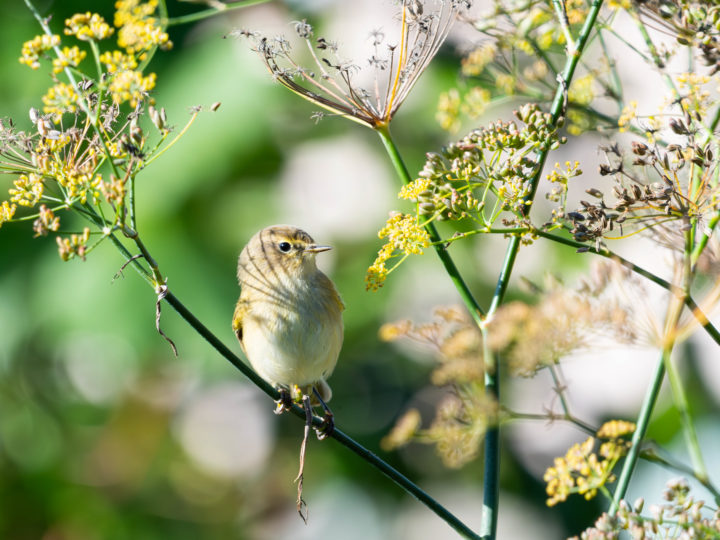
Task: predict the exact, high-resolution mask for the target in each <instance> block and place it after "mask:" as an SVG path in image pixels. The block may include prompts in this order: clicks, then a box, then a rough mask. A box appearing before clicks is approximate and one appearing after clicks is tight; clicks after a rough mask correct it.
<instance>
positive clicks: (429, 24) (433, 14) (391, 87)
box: [238, 0, 470, 128]
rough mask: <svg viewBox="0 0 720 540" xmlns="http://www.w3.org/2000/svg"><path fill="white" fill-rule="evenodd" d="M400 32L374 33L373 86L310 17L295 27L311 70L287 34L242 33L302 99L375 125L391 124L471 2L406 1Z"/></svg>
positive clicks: (369, 62) (403, 1)
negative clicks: (394, 35)
mask: <svg viewBox="0 0 720 540" xmlns="http://www.w3.org/2000/svg"><path fill="white" fill-rule="evenodd" d="M400 4H401V14H400V35H399V37H398V39H397V41H395V42H389V41H387V40H386V36H385V33H384V32H383V31H382V30H373V31H372V32H371V33H370V39H371V40H372V48H373V54H372V55H371V56H370V58H368V59H367V63H366V65H365V68H369V69H371V70H373V72H374V82H373V83H372V89H371V90H368V89H366V88H363V87H361V86H358V85H357V84H356V79H357V78H358V75H359V73H360V72H361V71H362V70H363V69H364V67H363V66H361V65H358V64H355V63H353V62H350V61H347V60H343V59H342V58H341V57H340V56H339V53H338V45H337V43H336V42H333V41H330V40H328V39H326V38H324V37H316V36H315V32H314V29H313V27H312V26H311V25H310V24H308V23H307V22H306V21H304V20H303V21H298V22H296V23H295V31H296V32H297V34H298V36H299V37H300V39H302V40H303V41H304V42H305V44H306V45H307V47H308V49H309V51H310V55H311V57H312V59H313V61H314V63H315V67H314V68H312V69H308V68H306V67H304V66H302V65H301V64H299V63H298V62H297V61H296V60H295V59H294V58H293V56H292V54H291V53H292V47H291V45H290V43H289V42H288V41H287V40H286V39H285V38H284V37H282V36H279V37H275V38H272V39H269V38H267V37H263V36H261V35H259V34H257V33H254V32H249V31H246V30H243V31H240V32H238V33H239V34H241V35H244V36H246V37H248V38H250V39H252V40H253V41H255V42H256V46H255V49H254V50H255V51H256V52H258V53H259V54H260V55H261V57H262V58H263V61H264V62H265V65H267V67H268V69H269V70H270V72H271V73H272V74H273V77H274V78H275V79H276V80H277V81H279V82H280V83H281V84H282V85H283V86H285V87H287V88H289V89H290V90H292V91H293V92H295V93H296V94H298V95H300V96H301V97H303V98H305V99H307V100H309V101H312V102H313V103H316V104H317V105H319V106H320V107H322V108H324V109H325V110H327V111H330V112H331V113H333V114H337V115H340V116H345V117H347V118H350V119H351V120H355V121H356V122H359V123H361V124H364V125H366V126H369V127H371V128H378V127H383V126H386V125H387V124H389V123H390V120H391V119H392V117H393V116H394V114H395V112H396V111H397V110H398V109H399V108H400V105H402V103H403V101H404V100H405V98H407V96H408V94H409V93H410V90H411V89H412V87H413V85H414V84H415V82H416V81H417V80H418V78H419V77H420V75H421V74H422V73H423V71H424V70H425V68H426V67H427V66H428V64H429V63H430V61H431V60H432V59H433V57H434V56H435V54H436V53H437V52H438V50H439V49H440V46H441V45H442V43H443V41H445V37H446V36H447V34H448V32H449V30H450V27H451V25H452V23H453V21H454V20H455V17H456V15H457V13H458V12H459V11H460V10H461V9H467V8H468V7H469V6H470V1H469V0H401V2H400Z"/></svg>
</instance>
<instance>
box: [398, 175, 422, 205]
mask: <svg viewBox="0 0 720 540" xmlns="http://www.w3.org/2000/svg"><path fill="white" fill-rule="evenodd" d="M429 187H430V179H429V178H418V179H417V180H414V181H412V182H410V183H409V184H406V185H404V186H403V187H402V189H401V190H400V193H399V194H398V197H400V198H401V199H405V200H406V201H417V200H418V198H419V197H420V194H421V193H422V192H423V191H425V190H426V189H428V188H429Z"/></svg>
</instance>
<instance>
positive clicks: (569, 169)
mask: <svg viewBox="0 0 720 540" xmlns="http://www.w3.org/2000/svg"><path fill="white" fill-rule="evenodd" d="M581 174H582V169H581V168H580V162H579V161H575V162H574V163H571V162H570V161H566V162H565V170H563V169H562V168H560V163H556V164H555V168H554V169H553V170H552V172H551V173H550V174H548V175H547V179H548V181H550V182H553V183H560V184H567V182H568V180H570V179H571V178H574V177H575V176H580V175H581Z"/></svg>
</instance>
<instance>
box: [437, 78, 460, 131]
mask: <svg viewBox="0 0 720 540" xmlns="http://www.w3.org/2000/svg"><path fill="white" fill-rule="evenodd" d="M461 103H462V101H461V100H460V92H458V91H457V89H456V88H451V89H450V90H448V91H447V92H443V93H442V94H440V98H439V99H438V106H437V112H436V113H435V120H437V122H438V124H440V127H441V128H443V129H444V130H445V131H450V132H452V133H454V132H456V131H457V130H458V129H460V105H461Z"/></svg>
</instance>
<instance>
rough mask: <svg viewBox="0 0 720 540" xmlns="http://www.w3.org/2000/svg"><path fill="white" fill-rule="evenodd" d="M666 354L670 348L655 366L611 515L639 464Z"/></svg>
mask: <svg viewBox="0 0 720 540" xmlns="http://www.w3.org/2000/svg"><path fill="white" fill-rule="evenodd" d="M666 354H667V355H668V356H669V354H670V350H663V352H662V356H661V358H660V361H659V362H658V363H657V366H656V367H655V372H654V373H653V378H652V381H651V382H650V386H648V389H647V391H646V392H645V398H644V399H643V404H642V407H641V408H640V413H639V414H638V419H637V422H636V423H635V432H634V433H633V436H632V446H631V447H630V451H629V452H628V455H627V456H626V457H625V461H624V462H623V467H622V470H621V471H620V476H619V477H618V483H617V487H616V488H615V493H613V500H612V503H611V504H610V509H609V510H608V513H609V514H610V515H613V514H614V513H615V511H616V510H617V509H618V505H619V504H620V501H621V500H622V499H623V498H624V497H625V493H627V488H628V485H629V484H630V477H631V476H632V473H633V471H634V470H635V465H636V464H637V460H638V457H639V456H640V447H641V446H642V441H643V439H644V438H645V434H646V433H647V428H648V425H649V423H650V416H651V415H652V411H653V409H654V408H655V402H656V401H657V397H658V394H659V393H660V387H661V386H662V382H663V379H664V378H665V355H666Z"/></svg>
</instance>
